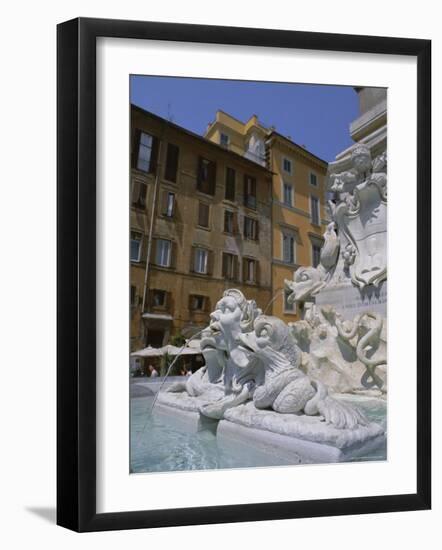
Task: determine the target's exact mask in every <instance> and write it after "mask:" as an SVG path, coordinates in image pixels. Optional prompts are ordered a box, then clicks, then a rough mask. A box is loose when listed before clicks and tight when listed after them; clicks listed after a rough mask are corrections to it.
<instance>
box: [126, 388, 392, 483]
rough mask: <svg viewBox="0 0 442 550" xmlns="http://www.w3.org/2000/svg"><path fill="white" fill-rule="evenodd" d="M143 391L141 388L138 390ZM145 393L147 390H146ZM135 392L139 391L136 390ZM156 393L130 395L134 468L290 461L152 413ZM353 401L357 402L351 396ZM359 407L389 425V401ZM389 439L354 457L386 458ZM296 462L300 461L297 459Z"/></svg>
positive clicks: (372, 401) (163, 469)
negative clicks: (226, 445)
mask: <svg viewBox="0 0 442 550" xmlns="http://www.w3.org/2000/svg"><path fill="white" fill-rule="evenodd" d="M139 393H142V392H139ZM144 393H147V391H146V392H144ZM135 395H136V393H135ZM153 399H154V394H153V393H152V392H150V394H149V395H141V396H139V397H132V398H131V472H132V473H142V472H171V471H185V470H207V469H226V468H251V467H263V466H281V465H287V464H288V463H287V461H283V460H282V459H278V457H275V456H268V457H267V456H263V454H262V453H255V452H254V451H253V450H251V449H247V450H244V449H243V448H238V449H236V450H235V449H233V450H232V449H229V452H228V453H227V452H226V451H224V450H223V449H222V448H220V447H219V446H218V444H217V440H216V436H215V433H214V431H210V430H203V431H200V432H198V433H196V434H192V433H186V432H184V431H182V430H180V429H179V428H177V427H176V426H173V425H171V424H170V423H168V422H167V420H165V419H164V417H162V416H160V415H155V414H154V415H149V411H150V408H151V406H152V402H153ZM350 401H351V402H352V403H354V402H355V400H354V398H351V399H350ZM357 404H358V407H360V408H361V409H362V410H363V411H364V412H365V414H366V415H367V416H368V417H369V418H370V419H372V420H373V421H375V422H378V423H379V424H381V425H382V426H383V427H384V428H385V429H386V403H385V402H383V401H380V400H378V399H367V398H361V399H357ZM177 414H179V412H177ZM386 455H387V450H386V440H385V441H384V442H383V444H381V445H380V446H379V447H378V448H377V449H375V450H374V451H372V452H371V453H370V454H369V455H367V456H364V457H361V458H358V459H357V460H355V461H358V462H360V461H374V460H385V459H386ZM294 463H299V462H298V461H296V460H294Z"/></svg>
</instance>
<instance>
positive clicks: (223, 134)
mask: <svg viewBox="0 0 442 550" xmlns="http://www.w3.org/2000/svg"><path fill="white" fill-rule="evenodd" d="M223 137H226V138H227V143H223ZM219 144H220V145H221V147H224V148H226V149H228V147H229V145H230V136H229V134H225V133H224V132H220V133H219Z"/></svg>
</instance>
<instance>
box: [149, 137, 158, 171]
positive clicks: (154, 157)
mask: <svg viewBox="0 0 442 550" xmlns="http://www.w3.org/2000/svg"><path fill="white" fill-rule="evenodd" d="M158 151H159V140H158V138H157V137H155V136H152V150H151V152H150V163H149V172H150V173H151V174H156V173H157V166H158V164H159V159H158Z"/></svg>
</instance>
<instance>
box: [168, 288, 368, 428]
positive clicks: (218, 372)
mask: <svg viewBox="0 0 442 550" xmlns="http://www.w3.org/2000/svg"><path fill="white" fill-rule="evenodd" d="M201 349H202V353H203V355H204V357H205V360H206V366H205V367H203V368H202V369H200V370H199V371H198V372H196V373H195V374H194V375H192V376H191V377H190V378H189V380H188V381H186V382H185V383H178V384H175V385H173V386H171V387H170V388H169V389H168V392H169V393H171V392H172V393H174V392H185V393H186V394H187V395H189V396H192V397H194V398H196V399H199V405H198V410H199V412H200V414H201V415H203V416H206V417H209V418H212V419H217V420H219V419H222V418H223V417H224V414H225V413H226V411H228V410H229V409H232V408H234V407H238V406H240V405H243V404H244V403H246V402H248V401H252V402H253V404H254V406H255V407H256V409H261V410H271V411H275V412H277V413H281V414H296V415H299V414H304V415H308V416H318V417H320V418H321V419H323V420H324V422H325V423H327V424H331V425H333V426H334V427H335V428H342V429H352V428H356V427H357V426H366V425H367V424H368V420H367V419H366V418H365V416H364V415H363V414H362V413H361V412H360V411H359V410H358V409H357V408H355V407H352V406H350V405H348V404H344V403H343V402H340V401H337V400H336V399H334V398H332V397H331V396H330V395H329V392H328V389H327V387H326V385H325V384H323V383H322V382H320V381H319V380H314V379H312V378H310V377H309V376H308V375H307V374H306V373H305V372H303V371H302V370H301V368H300V365H301V355H302V354H301V350H300V348H299V347H298V345H297V343H296V340H295V338H294V337H293V334H292V331H291V330H290V328H289V327H288V325H286V324H285V323H284V322H283V321H282V320H280V319H278V318H276V317H272V316H268V315H262V314H261V310H260V309H259V308H258V307H257V306H256V303H255V302H254V301H252V300H247V299H246V298H245V297H244V295H243V294H242V292H241V291H239V290H236V289H230V290H226V291H225V292H224V294H223V297H222V298H221V300H219V302H218V303H217V305H216V309H215V311H214V312H213V313H212V314H211V322H210V325H209V327H208V329H207V331H206V332H205V335H204V337H203V338H202V340H201Z"/></svg>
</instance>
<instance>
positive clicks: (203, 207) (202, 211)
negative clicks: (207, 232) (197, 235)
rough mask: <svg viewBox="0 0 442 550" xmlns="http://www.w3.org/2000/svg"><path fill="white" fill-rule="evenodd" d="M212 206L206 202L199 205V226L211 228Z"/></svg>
mask: <svg viewBox="0 0 442 550" xmlns="http://www.w3.org/2000/svg"><path fill="white" fill-rule="evenodd" d="M209 214H210V206H209V205H208V204H206V203H204V202H199V203H198V225H200V226H201V227H209Z"/></svg>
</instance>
